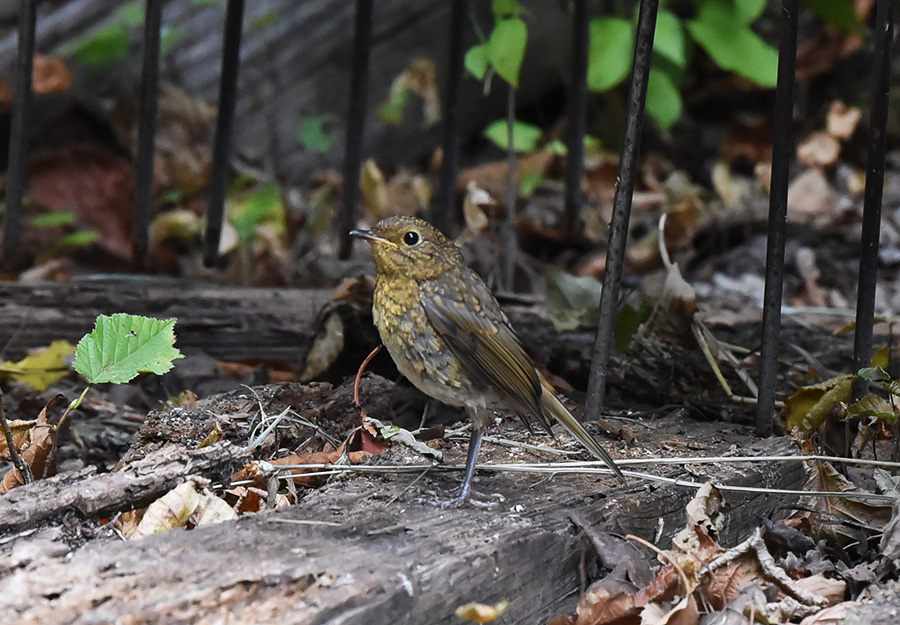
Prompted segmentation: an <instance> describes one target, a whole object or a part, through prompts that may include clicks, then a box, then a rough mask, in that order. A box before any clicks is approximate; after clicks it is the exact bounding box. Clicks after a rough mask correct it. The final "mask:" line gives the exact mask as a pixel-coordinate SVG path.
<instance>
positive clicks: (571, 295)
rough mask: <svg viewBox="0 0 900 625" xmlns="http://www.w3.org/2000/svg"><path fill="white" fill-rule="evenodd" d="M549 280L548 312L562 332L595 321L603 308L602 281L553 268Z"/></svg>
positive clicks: (548, 274)
mask: <svg viewBox="0 0 900 625" xmlns="http://www.w3.org/2000/svg"><path fill="white" fill-rule="evenodd" d="M545 278H546V280H547V316H548V317H549V318H550V321H551V322H552V323H553V326H554V327H555V328H556V329H557V330H559V331H560V332H565V331H567V330H574V329H575V328H577V327H579V326H581V325H587V324H591V323H593V322H594V318H595V317H596V316H597V310H598V309H599V308H600V291H601V290H602V285H601V284H600V281H599V280H597V279H596V278H593V277H591V276H573V275H572V274H570V273H566V272H564V271H560V270H558V269H553V270H551V271H548V272H547V274H546V275H545Z"/></svg>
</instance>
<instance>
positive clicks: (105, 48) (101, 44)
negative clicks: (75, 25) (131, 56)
mask: <svg viewBox="0 0 900 625" xmlns="http://www.w3.org/2000/svg"><path fill="white" fill-rule="evenodd" d="M130 49H131V37H130V36H129V35H128V29H127V28H126V27H125V26H123V25H122V24H107V25H106V26H104V27H102V28H99V29H98V30H95V31H93V32H92V33H89V34H87V35H85V36H84V37H82V38H81V39H78V40H76V41H74V42H72V43H71V44H69V45H68V46H65V47H64V48H63V54H66V55H68V56H71V57H73V58H74V59H75V60H77V61H78V62H80V63H83V64H84V65H87V66H89V67H91V68H93V69H102V68H104V67H107V66H109V65H112V64H113V63H115V62H116V61H121V60H122V59H124V58H125V57H126V56H128V51H129V50H130Z"/></svg>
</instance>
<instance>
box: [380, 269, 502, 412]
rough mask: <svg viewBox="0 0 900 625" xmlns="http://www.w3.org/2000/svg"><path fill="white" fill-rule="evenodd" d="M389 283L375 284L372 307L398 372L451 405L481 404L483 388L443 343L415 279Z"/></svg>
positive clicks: (430, 394) (424, 391)
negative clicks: (428, 314) (400, 282)
mask: <svg viewBox="0 0 900 625" xmlns="http://www.w3.org/2000/svg"><path fill="white" fill-rule="evenodd" d="M391 283H392V284H391V286H388V285H387V284H385V282H384V281H382V280H377V281H376V284H375V297H374V302H373V307H372V313H373V317H374V319H375V325H376V327H377V328H378V332H379V334H381V341H382V342H383V343H384V346H385V347H387V349H388V351H389V352H390V354H391V357H392V358H393V359H394V363H396V365H397V369H399V370H400V373H402V374H403V375H405V376H406V377H407V378H408V379H409V381H410V382H412V383H413V384H414V385H415V386H416V388H418V389H419V390H420V391H422V392H423V393H425V394H426V395H429V396H431V397H433V398H435V399H437V400H438V401H442V402H444V403H445V404H450V405H452V406H465V405H474V404H483V403H484V397H483V396H484V389H479V388H477V387H476V386H475V385H474V384H473V383H472V381H471V380H470V379H469V377H468V376H467V375H465V373H464V371H463V365H462V363H461V362H460V361H459V359H458V358H457V357H456V356H454V355H453V353H452V352H451V351H450V349H449V348H448V347H447V346H446V345H445V344H444V341H443V339H441V337H440V336H439V335H438V334H437V331H436V330H435V329H434V326H432V325H431V322H429V321H428V319H427V318H426V316H425V309H424V308H423V307H422V304H421V303H420V301H419V293H418V289H419V287H418V285H417V284H416V283H415V282H414V281H409V282H407V283H406V284H403V285H400V284H397V281H391Z"/></svg>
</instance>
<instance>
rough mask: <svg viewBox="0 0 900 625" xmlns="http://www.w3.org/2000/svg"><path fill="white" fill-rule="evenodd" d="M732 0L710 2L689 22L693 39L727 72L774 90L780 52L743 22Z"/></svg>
mask: <svg viewBox="0 0 900 625" xmlns="http://www.w3.org/2000/svg"><path fill="white" fill-rule="evenodd" d="M742 16H744V14H742V13H740V12H739V10H738V9H736V8H735V5H734V4H732V3H731V2H730V0H707V1H706V2H704V3H703V5H702V6H701V8H700V10H699V11H698V13H697V17H696V18H695V19H693V20H691V21H690V22H688V25H687V27H688V32H689V33H690V34H691V37H692V38H693V39H694V41H696V42H697V43H698V44H700V46H701V47H702V48H703V49H704V51H706V53H707V54H708V55H709V57H710V58H711V59H712V60H713V61H715V63H716V64H717V65H718V66H719V67H721V68H722V69H724V70H727V71H730V72H734V73H736V74H739V75H740V76H743V77H744V78H747V79H748V80H751V81H753V82H755V83H757V84H759V85H762V86H764V87H774V86H775V82H776V74H777V68H778V52H777V50H775V48H773V47H772V46H770V45H769V44H767V43H766V42H765V41H763V40H762V39H761V38H760V36H759V35H757V34H756V33H755V32H753V30H751V29H750V27H749V26H747V25H746V23H744V22H743V18H742Z"/></svg>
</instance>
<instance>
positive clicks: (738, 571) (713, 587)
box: [700, 554, 764, 610]
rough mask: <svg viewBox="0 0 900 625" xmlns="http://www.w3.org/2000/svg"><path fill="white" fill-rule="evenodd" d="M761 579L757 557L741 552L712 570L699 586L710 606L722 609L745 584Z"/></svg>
mask: <svg viewBox="0 0 900 625" xmlns="http://www.w3.org/2000/svg"><path fill="white" fill-rule="evenodd" d="M763 581H764V579H763V576H762V571H761V569H760V567H759V562H758V561H757V559H756V558H755V557H753V556H752V555H750V554H743V555H741V556H739V557H738V558H736V559H734V560H732V561H731V562H729V563H728V564H725V565H724V566H721V567H719V568H717V569H716V570H714V571H713V572H712V573H711V574H710V575H709V577H708V579H706V580H705V582H704V584H703V585H702V586H701V587H700V591H701V593H702V595H703V598H704V600H705V601H706V602H707V603H708V604H709V605H710V607H711V608H713V609H714V610H722V609H724V608H725V606H727V605H728V604H730V603H731V602H732V601H733V600H734V599H735V598H736V597H737V596H738V595H739V594H740V593H741V592H742V591H743V589H744V587H745V586H746V585H747V584H753V583H760V584H761V582H763Z"/></svg>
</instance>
